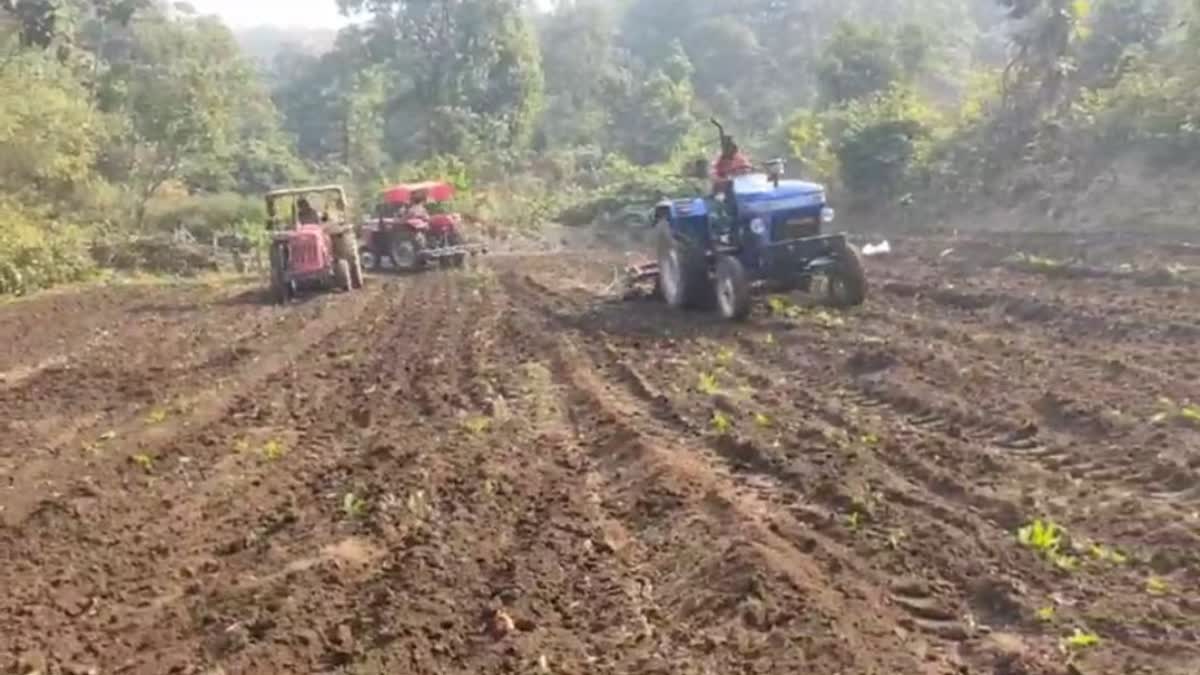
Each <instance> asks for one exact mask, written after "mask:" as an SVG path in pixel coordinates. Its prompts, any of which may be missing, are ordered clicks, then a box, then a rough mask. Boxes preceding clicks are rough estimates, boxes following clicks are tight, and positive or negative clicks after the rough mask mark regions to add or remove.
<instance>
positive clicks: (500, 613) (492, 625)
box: [488, 609, 517, 640]
mask: <svg viewBox="0 0 1200 675" xmlns="http://www.w3.org/2000/svg"><path fill="white" fill-rule="evenodd" d="M516 629H517V623H516V622H515V621H513V618H512V617H511V616H509V615H508V612H506V611H504V610H502V609H497V610H495V611H493V612H492V617H491V620H490V621H489V626H488V632H489V633H491V634H492V637H494V638H496V639H497V640H499V639H501V638H504V637H506V636H508V635H509V634H511V633H512V632H513V631H515V630H516Z"/></svg>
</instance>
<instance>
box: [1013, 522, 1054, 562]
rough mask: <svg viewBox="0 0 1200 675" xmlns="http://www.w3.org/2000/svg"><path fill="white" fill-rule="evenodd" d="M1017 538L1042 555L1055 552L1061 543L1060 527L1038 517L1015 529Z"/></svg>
mask: <svg viewBox="0 0 1200 675" xmlns="http://www.w3.org/2000/svg"><path fill="white" fill-rule="evenodd" d="M1017 539H1018V540H1019V541H1020V542H1021V543H1022V544H1024V545H1025V546H1027V547H1029V548H1031V549H1033V550H1034V551H1037V552H1038V553H1041V554H1043V555H1045V554H1048V553H1057V552H1058V547H1059V546H1060V545H1061V544H1062V529H1061V528H1059V526H1057V525H1055V524H1054V523H1051V522H1049V521H1043V520H1041V519H1038V520H1035V521H1033V522H1032V523H1030V524H1028V525H1026V526H1024V527H1022V528H1021V529H1020V530H1017Z"/></svg>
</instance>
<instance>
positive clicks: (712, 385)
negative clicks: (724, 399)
mask: <svg viewBox="0 0 1200 675" xmlns="http://www.w3.org/2000/svg"><path fill="white" fill-rule="evenodd" d="M696 388H697V389H699V390H700V393H701V394H704V395H705V396H712V395H714V394H716V393H717V391H718V390H719V387H718V386H717V376H716V375H713V374H712V373H700V378H699V381H698V382H697V383H696Z"/></svg>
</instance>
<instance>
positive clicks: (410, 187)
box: [359, 181, 482, 272]
mask: <svg viewBox="0 0 1200 675" xmlns="http://www.w3.org/2000/svg"><path fill="white" fill-rule="evenodd" d="M453 198H454V186H453V185H451V184H449V183H445V182H440V181H430V182H424V183H404V184H400V185H393V186H392V187H390V188H388V189H386V190H384V191H383V193H382V194H381V195H380V199H379V206H378V208H377V211H376V220H375V222H372V223H369V224H367V225H366V226H364V228H363V239H364V241H363V246H362V248H361V250H360V252H359V253H360V256H361V259H362V261H363V264H364V265H366V266H368V267H371V268H372V269H378V268H379V267H380V266H381V265H382V263H383V259H384V258H390V259H391V261H392V265H393V266H395V267H396V268H397V269H400V270H402V271H407V272H411V271H416V270H420V269H424V268H425V267H426V266H427V265H428V264H430V263H431V262H434V261H437V262H438V264H440V265H441V266H442V267H450V266H453V267H462V266H463V265H464V264H465V262H466V259H467V257H468V256H471V255H475V254H477V253H480V252H482V249H481V247H479V246H475V245H471V244H468V243H467V241H466V238H465V237H464V236H463V231H462V217H461V216H459V215H458V214H457V213H452V212H450V211H449V210H448V209H446V208H445V207H446V204H445V203H446V202H448V201H450V200H451V199H453Z"/></svg>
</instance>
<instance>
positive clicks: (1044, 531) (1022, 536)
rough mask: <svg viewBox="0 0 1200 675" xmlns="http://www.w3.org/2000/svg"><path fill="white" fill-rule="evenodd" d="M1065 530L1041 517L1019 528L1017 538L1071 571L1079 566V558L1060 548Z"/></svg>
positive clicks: (1055, 564) (1057, 565)
mask: <svg viewBox="0 0 1200 675" xmlns="http://www.w3.org/2000/svg"><path fill="white" fill-rule="evenodd" d="M1062 538H1063V530H1062V528H1061V527H1059V526H1058V525H1055V524H1054V523H1052V522H1049V521H1043V520H1041V519H1038V520H1035V521H1033V522H1032V523H1030V524H1028V525H1026V526H1024V527H1022V528H1021V529H1020V530H1017V540H1018V541H1020V542H1021V544H1023V545H1024V546H1026V547H1028V548H1030V549H1033V551H1034V552H1035V553H1037V554H1038V555H1040V556H1042V557H1043V558H1045V559H1046V560H1049V561H1050V562H1052V563H1054V566H1055V567H1058V568H1059V569H1062V570H1066V571H1068V572H1069V571H1071V570H1073V569H1075V568H1077V567H1078V566H1079V560H1078V559H1076V558H1075V557H1074V556H1070V555H1066V554H1064V553H1062V551H1061V550H1060V548H1061V546H1062Z"/></svg>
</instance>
